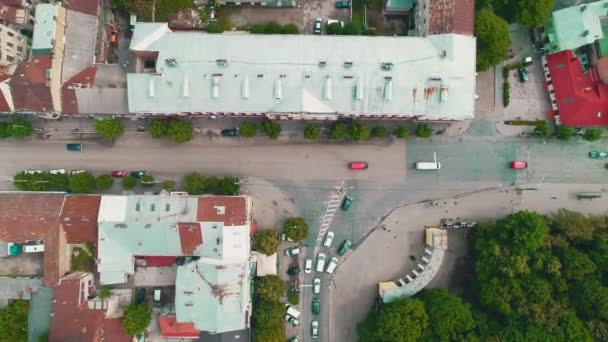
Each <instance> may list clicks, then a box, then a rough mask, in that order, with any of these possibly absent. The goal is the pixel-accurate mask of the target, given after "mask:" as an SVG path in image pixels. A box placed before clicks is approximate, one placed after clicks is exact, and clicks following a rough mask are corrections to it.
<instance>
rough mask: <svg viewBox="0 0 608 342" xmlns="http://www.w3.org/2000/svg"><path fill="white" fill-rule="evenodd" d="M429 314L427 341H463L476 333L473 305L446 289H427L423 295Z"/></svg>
mask: <svg viewBox="0 0 608 342" xmlns="http://www.w3.org/2000/svg"><path fill="white" fill-rule="evenodd" d="M421 299H422V302H423V303H424V307H425V309H426V312H427V314H428V316H429V328H428V329H426V331H425V333H424V337H425V339H426V340H427V341H462V340H465V339H466V337H467V336H469V335H472V334H474V333H473V329H474V328H475V326H476V323H475V320H474V319H473V313H472V311H471V306H470V305H469V304H467V303H465V302H463V301H462V300H461V299H460V298H459V297H456V296H453V295H451V294H449V293H448V291H447V290H446V289H431V290H426V291H424V292H423V293H422V295H421Z"/></svg>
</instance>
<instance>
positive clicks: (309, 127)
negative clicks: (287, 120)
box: [304, 123, 321, 140]
mask: <svg viewBox="0 0 608 342" xmlns="http://www.w3.org/2000/svg"><path fill="white" fill-rule="evenodd" d="M320 137H321V126H319V125H317V124H314V123H308V124H306V126H304V139H306V140H318V139H319V138H320Z"/></svg>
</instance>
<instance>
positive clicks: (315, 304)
mask: <svg viewBox="0 0 608 342" xmlns="http://www.w3.org/2000/svg"><path fill="white" fill-rule="evenodd" d="M320 312H321V300H320V299H319V298H314V299H313V300H312V314H313V315H318V314H319V313H320Z"/></svg>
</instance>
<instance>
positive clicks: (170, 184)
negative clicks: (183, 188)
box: [163, 179, 175, 191]
mask: <svg viewBox="0 0 608 342" xmlns="http://www.w3.org/2000/svg"><path fill="white" fill-rule="evenodd" d="M163 189H165V190H167V191H172V190H175V181H174V180H171V179H167V180H164V181H163Z"/></svg>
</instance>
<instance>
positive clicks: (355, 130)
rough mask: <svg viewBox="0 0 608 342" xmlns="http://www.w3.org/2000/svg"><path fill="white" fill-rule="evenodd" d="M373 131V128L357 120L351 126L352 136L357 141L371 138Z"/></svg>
mask: <svg viewBox="0 0 608 342" xmlns="http://www.w3.org/2000/svg"><path fill="white" fill-rule="evenodd" d="M371 133H372V130H371V128H369V126H368V125H366V124H364V123H362V122H355V123H353V124H352V125H351V126H350V136H351V137H352V138H353V140H355V141H364V140H367V139H369V136H370V135H371Z"/></svg>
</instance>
